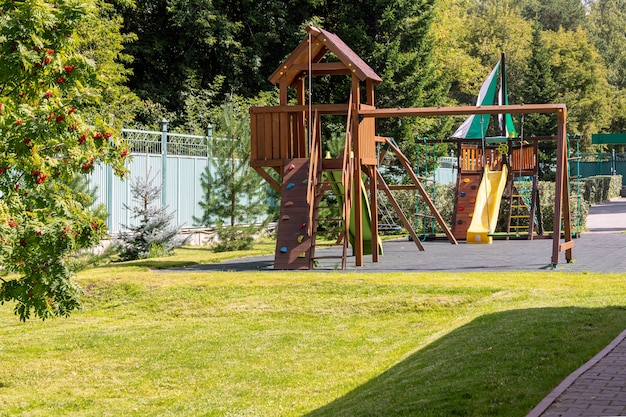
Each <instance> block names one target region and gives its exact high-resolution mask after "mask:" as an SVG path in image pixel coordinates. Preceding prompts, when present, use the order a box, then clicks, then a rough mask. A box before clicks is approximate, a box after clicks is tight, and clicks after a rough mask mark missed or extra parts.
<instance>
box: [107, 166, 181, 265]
mask: <svg viewBox="0 0 626 417" xmlns="http://www.w3.org/2000/svg"><path fill="white" fill-rule="evenodd" d="M131 193H132V195H133V197H134V199H135V200H137V202H138V204H137V205H135V206H133V207H128V206H127V205H126V204H125V205H124V208H125V209H127V210H131V211H132V213H133V215H132V216H131V217H132V218H133V219H137V220H139V224H137V225H136V226H127V225H125V226H124V227H125V228H126V229H127V230H126V231H124V232H122V233H120V236H119V238H118V240H117V242H116V245H117V247H118V250H119V254H120V258H121V260H123V261H130V260H135V259H145V258H152V257H156V256H164V255H168V254H169V253H170V252H171V251H172V250H173V249H175V248H177V247H179V246H181V245H184V244H185V243H187V241H188V240H189V238H182V237H180V231H181V228H180V227H174V226H172V220H173V219H174V213H173V212H172V213H169V214H168V213H167V206H164V207H159V205H158V204H155V202H157V201H158V200H159V199H160V196H161V187H160V186H156V185H154V179H150V178H149V177H146V178H142V177H139V178H137V179H135V180H133V182H132V183H131Z"/></svg>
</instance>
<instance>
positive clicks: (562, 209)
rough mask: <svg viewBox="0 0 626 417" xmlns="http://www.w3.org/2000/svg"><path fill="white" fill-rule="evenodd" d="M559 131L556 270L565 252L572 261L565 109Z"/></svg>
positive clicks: (553, 246)
mask: <svg viewBox="0 0 626 417" xmlns="http://www.w3.org/2000/svg"><path fill="white" fill-rule="evenodd" d="M557 116H558V128H557V129H558V130H557V143H556V184H555V196H554V200H555V202H554V227H553V230H554V236H552V267H553V268H556V266H557V265H558V263H559V254H560V253H561V252H562V251H565V259H566V260H567V262H571V261H572V248H573V247H574V242H573V241H572V226H571V214H570V207H569V183H568V181H569V178H568V174H567V165H568V160H567V138H566V132H565V121H566V118H567V115H566V110H565V108H563V109H561V110H560V111H559V112H557ZM561 219H563V231H564V235H565V236H564V238H565V239H564V240H565V241H564V243H563V244H561Z"/></svg>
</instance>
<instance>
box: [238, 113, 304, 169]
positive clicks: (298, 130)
mask: <svg viewBox="0 0 626 417" xmlns="http://www.w3.org/2000/svg"><path fill="white" fill-rule="evenodd" d="M250 132H251V141H252V143H251V146H250V151H251V158H252V160H253V161H265V160H277V159H289V158H304V157H306V145H305V142H306V128H305V126H304V114H303V113H302V112H258V113H256V112H253V113H251V115H250Z"/></svg>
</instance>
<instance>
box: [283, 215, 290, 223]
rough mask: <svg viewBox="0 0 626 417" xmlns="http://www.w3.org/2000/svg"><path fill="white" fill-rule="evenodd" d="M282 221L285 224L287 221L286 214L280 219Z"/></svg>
mask: <svg viewBox="0 0 626 417" xmlns="http://www.w3.org/2000/svg"><path fill="white" fill-rule="evenodd" d="M282 219H283V221H284V222H286V221H287V220H289V216H287V215H286V214H285V215H284V216H283V217H282Z"/></svg>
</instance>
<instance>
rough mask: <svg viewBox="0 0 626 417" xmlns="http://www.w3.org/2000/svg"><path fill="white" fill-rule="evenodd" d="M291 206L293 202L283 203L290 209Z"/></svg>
mask: <svg viewBox="0 0 626 417" xmlns="http://www.w3.org/2000/svg"><path fill="white" fill-rule="evenodd" d="M291 206H293V201H287V202H286V203H285V207H291Z"/></svg>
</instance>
